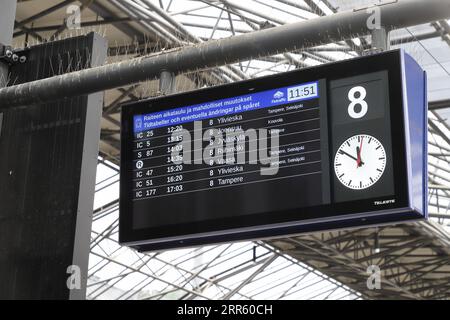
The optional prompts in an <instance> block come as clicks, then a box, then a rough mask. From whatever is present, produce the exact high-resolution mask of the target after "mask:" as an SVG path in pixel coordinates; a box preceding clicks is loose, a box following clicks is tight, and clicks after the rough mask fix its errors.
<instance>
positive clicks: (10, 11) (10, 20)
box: [0, 0, 17, 88]
mask: <svg viewBox="0 0 450 320" xmlns="http://www.w3.org/2000/svg"><path fill="white" fill-rule="evenodd" d="M16 6H17V1H16V0H10V1H6V3H2V9H1V10H0V45H4V46H9V45H11V42H12V36H13V32H14V19H15V17H16ZM7 78H8V67H7V66H6V65H4V64H3V63H1V62H0V88H1V87H4V86H6V82H7Z"/></svg>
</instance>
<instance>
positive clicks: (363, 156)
mask: <svg viewBox="0 0 450 320" xmlns="http://www.w3.org/2000/svg"><path fill="white" fill-rule="evenodd" d="M385 169H386V151H385V149H384V147H383V145H382V144H381V142H380V141H378V140H377V139H376V138H374V137H372V136H369V135H365V134H360V135H356V136H353V137H351V138H349V139H348V140H347V141H345V142H344V143H343V144H342V145H341V146H340V148H339V149H338V151H337V153H336V156H335V158H334V171H335V173H336V177H337V178H338V180H339V181H340V182H341V183H342V184H343V185H344V186H345V187H347V188H349V189H353V190H364V189H367V188H370V187H371V186H373V185H374V184H376V183H377V182H378V180H380V178H381V177H382V176H383V173H384V170H385Z"/></svg>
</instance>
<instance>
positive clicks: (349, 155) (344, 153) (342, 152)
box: [339, 150, 364, 165]
mask: <svg viewBox="0 0 450 320" xmlns="http://www.w3.org/2000/svg"><path fill="white" fill-rule="evenodd" d="M339 152H340V153H341V154H343V155H346V156H347V157H350V158H352V159H353V160H355V161H356V162H358V159H357V158H356V157H354V156H352V155H351V154H349V153H347V152H345V151H344V150H340V151H339ZM363 164H364V162H362V161H361V165H363Z"/></svg>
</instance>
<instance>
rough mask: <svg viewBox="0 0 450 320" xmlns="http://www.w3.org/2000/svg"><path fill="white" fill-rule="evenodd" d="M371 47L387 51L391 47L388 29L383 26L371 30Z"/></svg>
mask: <svg viewBox="0 0 450 320" xmlns="http://www.w3.org/2000/svg"><path fill="white" fill-rule="evenodd" d="M372 47H373V49H374V50H380V51H387V50H389V49H390V47H391V41H390V36H389V30H387V29H386V28H384V27H381V28H379V29H375V30H373V31H372Z"/></svg>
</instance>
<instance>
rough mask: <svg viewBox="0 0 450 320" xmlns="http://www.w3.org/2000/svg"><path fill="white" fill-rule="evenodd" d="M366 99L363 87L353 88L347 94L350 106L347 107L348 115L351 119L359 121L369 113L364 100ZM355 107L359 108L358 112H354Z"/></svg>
mask: <svg viewBox="0 0 450 320" xmlns="http://www.w3.org/2000/svg"><path fill="white" fill-rule="evenodd" d="M366 97H367V91H366V89H365V88H364V87H354V88H352V89H351V90H350V91H349V92H348V99H349V100H350V102H351V103H350V105H349V106H348V115H349V116H350V117H351V118H353V119H361V118H362V117H364V116H365V115H366V114H367V111H369V105H368V104H367V102H366V101H365V100H364V99H366ZM356 106H361V110H360V111H356Z"/></svg>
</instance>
